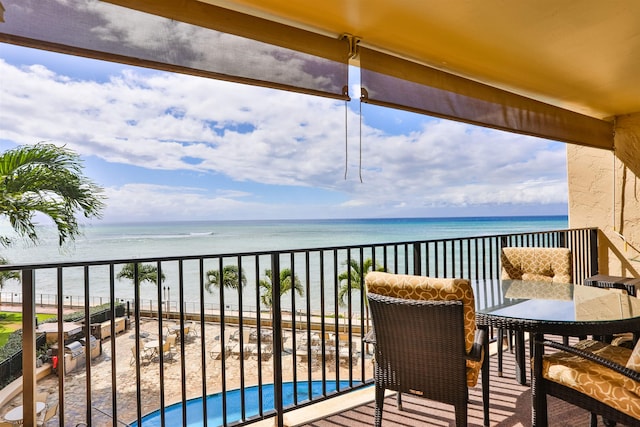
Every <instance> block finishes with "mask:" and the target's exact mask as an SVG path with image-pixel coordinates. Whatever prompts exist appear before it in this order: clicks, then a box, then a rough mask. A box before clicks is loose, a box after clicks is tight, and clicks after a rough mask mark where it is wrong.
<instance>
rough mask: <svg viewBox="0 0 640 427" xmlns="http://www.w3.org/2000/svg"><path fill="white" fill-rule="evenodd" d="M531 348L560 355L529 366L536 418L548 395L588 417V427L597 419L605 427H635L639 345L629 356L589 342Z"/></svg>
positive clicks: (639, 418) (639, 415) (639, 414)
mask: <svg viewBox="0 0 640 427" xmlns="http://www.w3.org/2000/svg"><path fill="white" fill-rule="evenodd" d="M536 343H537V344H538V345H540V344H542V345H543V346H545V347H552V348H554V349H558V350H561V351H557V352H554V353H551V354H547V355H544V356H543V357H542V359H539V360H534V375H535V378H536V383H535V384H536V388H535V393H534V399H535V401H534V404H535V405H536V409H537V412H538V414H544V415H543V416H545V417H546V412H547V406H546V405H547V395H550V396H555V397H557V398H559V399H562V400H564V401H566V402H569V403H571V404H573V405H576V406H579V407H581V408H583V409H586V410H588V411H589V412H591V425H592V426H596V425H597V415H602V417H603V419H604V422H605V424H606V425H615V423H616V422H620V423H622V424H624V425H628V426H637V425H640V343H639V344H637V345H636V347H635V348H634V349H633V351H632V350H630V349H628V348H624V347H619V346H615V345H607V344H605V343H602V342H599V341H594V340H583V341H580V342H578V343H577V344H575V345H573V346H568V345H564V344H560V343H556V342H553V341H541V342H540V341H536ZM539 416H540V415H538V417H539Z"/></svg>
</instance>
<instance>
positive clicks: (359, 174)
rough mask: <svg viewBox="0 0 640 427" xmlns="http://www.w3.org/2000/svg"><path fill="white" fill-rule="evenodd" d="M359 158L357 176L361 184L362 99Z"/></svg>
mask: <svg viewBox="0 0 640 427" xmlns="http://www.w3.org/2000/svg"><path fill="white" fill-rule="evenodd" d="M359 133H360V153H359V155H360V160H359V164H358V176H359V177H360V183H361V184H362V100H360V132H359Z"/></svg>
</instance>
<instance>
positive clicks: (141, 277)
mask: <svg viewBox="0 0 640 427" xmlns="http://www.w3.org/2000/svg"><path fill="white" fill-rule="evenodd" d="M135 267H136V265H135V264H134V263H132V262H130V263H128V264H125V265H124V267H122V270H120V272H119V273H118V275H117V276H116V278H117V279H118V280H120V279H129V280H132V281H134V282H135V280H136V276H135V271H134V270H135ZM137 267H138V283H143V282H149V283H153V284H154V285H156V286H157V285H158V267H156V266H155V265H151V264H140V263H137ZM164 279H165V276H164V273H162V274H161V275H160V280H161V281H163V282H164Z"/></svg>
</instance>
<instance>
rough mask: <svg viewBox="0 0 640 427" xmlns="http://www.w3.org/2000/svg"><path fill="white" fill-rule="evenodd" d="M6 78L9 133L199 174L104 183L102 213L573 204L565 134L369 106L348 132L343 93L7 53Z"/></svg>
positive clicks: (371, 211) (0, 102)
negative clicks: (339, 96)
mask: <svg viewBox="0 0 640 427" xmlns="http://www.w3.org/2000/svg"><path fill="white" fill-rule="evenodd" d="M0 75H2V76H3V84H2V85H0V121H1V122H2V123H3V129H2V131H0V132H1V133H0V139H3V140H6V141H11V142H12V143H15V144H32V143H34V142H37V141H51V142H54V143H59V144H66V145H67V147H69V148H71V149H73V150H76V151H77V152H79V153H80V154H81V155H83V156H87V157H88V156H94V157H96V158H99V159H102V160H103V161H105V162H108V163H110V164H123V165H132V166H135V167H138V168H140V170H142V171H144V170H146V171H167V172H171V171H175V173H184V172H185V171H186V172H188V173H192V174H194V175H199V176H202V177H204V178H203V179H202V180H197V181H194V182H193V185H191V184H189V186H188V187H185V186H184V185H178V184H176V182H174V181H172V180H171V179H165V181H164V182H156V181H155V179H157V178H154V181H152V180H151V178H149V177H148V176H147V175H145V174H144V173H140V174H138V175H137V177H136V178H135V180H132V181H135V182H131V183H129V184H127V185H119V186H118V185H113V184H112V183H110V182H102V183H101V184H102V185H104V186H105V187H107V195H108V197H109V199H108V205H109V206H108V210H107V214H106V215H105V219H108V218H113V219H115V218H117V219H135V218H137V219H140V220H145V219H149V218H158V216H160V217H162V218H172V219H180V218H183V219H196V218H197V219H200V218H201V219H209V218H222V217H224V218H239V217H241V218H278V217H281V218H284V217H289V218H291V217H314V218H317V217H323V216H326V217H339V216H342V217H349V216H383V215H394V216H404V215H405V214H406V215H416V213H417V214H420V213H421V212H422V213H424V214H427V213H428V212H430V211H429V210H430V209H440V208H450V209H456V208H459V209H466V208H470V207H473V206H487V205H504V206H515V205H520V206H525V207H526V206H529V207H531V209H532V210H535V208H536V206H540V205H562V204H566V200H567V184H566V154H565V150H564V146H563V145H562V144H560V143H556V142H550V141H546V140H541V139H536V138H532V137H526V136H522V135H517V134H511V133H506V132H500V131H495V130H489V129H484V128H479V127H473V126H470V125H465V124H461V123H455V122H450V121H445V120H439V119H432V118H424V119H422V120H420V121H419V122H420V123H421V124H420V126H418V127H415V126H407V127H406V128H405V129H403V130H402V131H398V130H397V127H398V123H397V117H398V113H397V112H394V114H393V115H392V116H393V118H390V121H392V122H393V123H392V124H389V126H387V124H386V123H384V122H383V121H381V122H378V123H369V122H368V121H367V112H368V111H369V112H371V116H372V117H374V116H375V117H384V111H380V110H375V111H374V109H375V108H379V107H369V106H367V108H364V109H363V110H364V111H365V116H364V118H363V120H362V123H361V119H360V117H359V116H358V114H357V112H356V111H354V110H355V108H352V107H350V108H349V109H347V111H346V117H347V122H346V123H347V128H346V131H345V106H344V103H342V102H337V101H334V100H328V99H324V98H319V97H313V96H306V95H300V94H295V93H290V92H282V91H274V90H269V89H264V88H258V87H250V86H246V85H238V84H231V83H227V82H221V81H215V80H209V79H203V78H196V77H191V76H185V75H177V74H167V73H160V72H155V71H154V72H150V71H146V70H137V69H133V68H130V67H123V68H122V72H120V73H119V74H114V75H111V76H109V77H108V78H105V79H104V81H93V80H83V79H79V78H76V77H74V76H73V75H63V74H59V73H56V72H54V71H52V70H51V69H47V68H46V67H45V66H43V65H30V66H20V67H18V66H15V65H12V64H9V63H7V62H6V61H3V60H0ZM354 102H357V101H354ZM402 114H409V113H402ZM410 121H411V122H413V123H415V122H416V120H410ZM360 130H362V133H360ZM360 145H361V147H362V148H361V150H360ZM360 161H361V162H362V163H361V165H360ZM345 168H346V172H347V179H344V174H345ZM87 173H88V174H89V175H90V174H91V171H87ZM169 175H170V174H165V176H169ZM360 176H362V180H363V182H360ZM218 178H224V180H220V179H218ZM220 183H223V184H220ZM229 183H235V184H234V185H233V186H231V185H229ZM181 184H182V183H181ZM220 185H223V186H222V187H221V186H220ZM225 186H226V187H225ZM268 186H273V188H276V189H277V191H281V192H287V191H290V190H291V189H293V188H306V189H309V194H312V193H313V194H318V191H325V192H326V194H330V195H332V197H327V199H330V201H324V202H321V201H318V200H314V198H313V197H312V196H308V197H300V198H299V199H298V200H296V201H295V202H290V201H289V202H287V203H279V201H278V197H270V198H267V197H264V194H261V193H260V192H261V191H264V189H265V188H266V187H268ZM312 190H313V191H312ZM274 191H276V190H274ZM282 194H284V193H282ZM391 212H392V213H391ZM158 219H161V218H158Z"/></svg>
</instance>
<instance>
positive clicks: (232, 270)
mask: <svg viewBox="0 0 640 427" xmlns="http://www.w3.org/2000/svg"><path fill="white" fill-rule="evenodd" d="M206 276H207V282H206V283H205V284H204V288H205V289H206V290H207V292H209V293H210V294H212V293H213V288H212V287H216V288H219V287H220V284H222V285H223V286H224V287H225V288H229V289H240V288H241V287H245V286H246V285H247V277H246V276H245V275H244V272H242V275H241V274H240V272H239V270H238V266H237V265H225V266H224V267H223V268H222V280H220V270H209V271H207V273H206Z"/></svg>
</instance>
